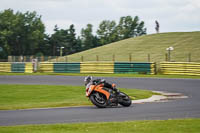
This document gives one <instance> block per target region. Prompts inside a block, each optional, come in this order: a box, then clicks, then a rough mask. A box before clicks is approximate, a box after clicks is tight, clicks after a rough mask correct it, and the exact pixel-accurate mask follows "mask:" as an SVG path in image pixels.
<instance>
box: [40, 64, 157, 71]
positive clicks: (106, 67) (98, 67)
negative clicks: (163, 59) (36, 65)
mask: <svg viewBox="0 0 200 133" xmlns="http://www.w3.org/2000/svg"><path fill="white" fill-rule="evenodd" d="M40 72H55V73H142V74H156V64H155V63H128V62H116V63H115V62H81V63H52V62H40Z"/></svg>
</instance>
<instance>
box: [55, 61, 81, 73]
mask: <svg viewBox="0 0 200 133" xmlns="http://www.w3.org/2000/svg"><path fill="white" fill-rule="evenodd" d="M53 71H54V72H56V73H80V63H53Z"/></svg>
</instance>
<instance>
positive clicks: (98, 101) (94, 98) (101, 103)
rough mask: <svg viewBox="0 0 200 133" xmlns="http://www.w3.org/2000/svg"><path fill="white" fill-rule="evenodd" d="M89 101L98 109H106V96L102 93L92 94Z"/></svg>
mask: <svg viewBox="0 0 200 133" xmlns="http://www.w3.org/2000/svg"><path fill="white" fill-rule="evenodd" d="M90 100H91V102H92V103H93V104H94V105H95V106H97V107H98V108H106V106H107V99H106V96H105V95H104V94H102V93H98V92H96V93H93V94H92V95H91V96H90Z"/></svg>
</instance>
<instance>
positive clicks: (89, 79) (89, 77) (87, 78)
mask: <svg viewBox="0 0 200 133" xmlns="http://www.w3.org/2000/svg"><path fill="white" fill-rule="evenodd" d="M90 81H92V76H87V77H85V79H84V82H85V85H87V84H88V83H89V82H90Z"/></svg>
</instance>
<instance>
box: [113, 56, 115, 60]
mask: <svg viewBox="0 0 200 133" xmlns="http://www.w3.org/2000/svg"><path fill="white" fill-rule="evenodd" d="M113 62H115V54H113Z"/></svg>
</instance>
